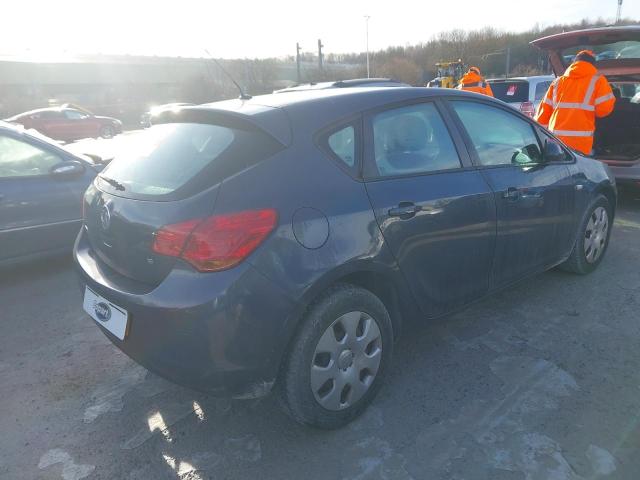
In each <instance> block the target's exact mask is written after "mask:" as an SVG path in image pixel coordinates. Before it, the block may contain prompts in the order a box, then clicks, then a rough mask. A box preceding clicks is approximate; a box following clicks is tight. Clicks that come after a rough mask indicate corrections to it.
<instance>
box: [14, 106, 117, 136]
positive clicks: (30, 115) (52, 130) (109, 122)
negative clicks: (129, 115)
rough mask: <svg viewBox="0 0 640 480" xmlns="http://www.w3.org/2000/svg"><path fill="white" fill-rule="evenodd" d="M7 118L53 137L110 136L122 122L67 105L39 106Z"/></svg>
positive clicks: (114, 133) (115, 132)
mask: <svg viewBox="0 0 640 480" xmlns="http://www.w3.org/2000/svg"><path fill="white" fill-rule="evenodd" d="M7 121H8V122H12V123H17V124H20V125H23V126H24V127H25V128H33V129H34V130H37V131H38V132H40V133H42V134H43V135H46V136H47V137H50V138H53V139H55V140H63V141H71V140H78V139H80V138H89V137H94V138H95V137H102V138H111V137H113V136H114V135H116V134H118V133H122V122H121V121H120V120H117V119H115V118H110V117H98V116H96V115H93V114H92V113H91V112H88V111H86V110H80V109H76V108H69V107H64V106H63V107H56V108H41V109H39V110H32V111H30V112H25V113H21V114H20V115H16V116H14V117H11V118H8V119H7Z"/></svg>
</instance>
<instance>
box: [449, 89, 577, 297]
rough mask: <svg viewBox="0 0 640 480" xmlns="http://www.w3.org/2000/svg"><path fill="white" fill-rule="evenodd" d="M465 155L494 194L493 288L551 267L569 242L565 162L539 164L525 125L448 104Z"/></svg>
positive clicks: (481, 108) (502, 112)
mask: <svg viewBox="0 0 640 480" xmlns="http://www.w3.org/2000/svg"><path fill="white" fill-rule="evenodd" d="M449 103H450V105H451V106H452V110H453V112H455V114H457V117H458V118H459V121H460V123H461V126H462V127H463V133H466V137H467V138H466V140H467V142H468V144H469V150H470V151H471V152H472V155H473V157H474V162H475V163H476V164H477V165H478V166H479V168H480V170H479V171H480V172H481V173H482V175H483V176H484V177H485V178H486V179H487V181H488V182H489V185H490V186H491V188H492V190H493V191H494V196H495V203H496V209H497V215H498V236H497V241H496V254H495V262H494V266H493V274H492V277H493V284H494V286H497V287H498V286H502V285H505V284H508V283H510V282H512V281H514V280H517V279H519V278H522V277H523V276H525V275H527V274H529V273H533V272H535V271H539V270H543V269H545V268H549V267H551V266H552V265H553V264H555V263H557V262H558V261H560V260H561V259H562V258H563V256H564V255H566V254H567V253H568V251H570V249H571V246H572V244H573V240H574V239H575V225H574V220H573V217H574V206H575V200H574V198H575V192H574V183H575V182H574V180H573V179H572V178H571V175H570V173H569V168H568V165H567V163H568V162H569V161H572V158H571V156H569V155H568V156H567V162H560V163H545V162H544V161H543V158H542V153H541V152H542V149H541V145H540V140H539V139H538V137H537V135H536V129H535V128H534V126H533V125H532V123H530V122H529V121H527V120H525V119H524V118H522V117H521V116H519V115H516V114H514V113H511V112H510V111H509V110H508V107H505V108H504V109H503V108H501V107H499V106H497V105H492V104H487V103H483V102H475V101H467V100H464V101H462V100H455V101H450V102H449Z"/></svg>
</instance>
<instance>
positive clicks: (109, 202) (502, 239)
mask: <svg viewBox="0 0 640 480" xmlns="http://www.w3.org/2000/svg"><path fill="white" fill-rule="evenodd" d="M138 141H139V142H141V143H140V145H138V146H135V145H132V148H131V149H130V150H129V151H128V152H130V153H127V152H124V153H123V155H122V156H121V157H119V158H118V157H116V158H115V160H114V161H113V162H112V163H111V164H110V165H109V166H108V167H107V168H106V169H105V170H104V171H103V172H102V173H101V174H100V175H99V176H98V177H97V178H96V180H95V181H94V183H93V184H92V185H91V187H89V189H88V190H87V193H86V195H85V200H84V211H85V217H84V226H83V228H82V230H81V232H80V234H79V236H78V239H77V241H76V246H75V260H76V265H77V269H78V272H79V275H80V279H81V284H82V293H83V296H84V297H83V298H84V300H83V306H84V309H85V311H86V312H87V313H88V314H89V315H90V316H91V317H92V318H93V319H94V320H95V321H96V323H97V324H98V325H99V327H100V328H101V329H102V331H103V332H104V333H105V334H106V335H107V337H108V338H109V339H110V340H111V341H112V342H113V343H114V344H115V345H116V346H117V347H118V348H120V349H121V350H122V351H124V352H125V353H126V354H128V355H129V356H131V357H132V358H133V359H134V360H136V361H137V362H139V363H141V364H142V365H144V366H146V367H147V368H149V369H150V370H152V371H154V372H156V373H158V374H159V375H161V376H164V377H166V378H168V379H171V380H173V381H175V382H177V383H181V384H183V385H187V386H190V387H193V388H196V389H200V390H204V391H207V392H212V393H215V394H219V395H231V396H234V397H238V398H255V397H258V396H261V395H264V394H266V393H267V392H269V390H271V389H272V387H274V386H275V389H276V391H277V392H278V394H279V395H280V396H281V398H282V402H283V404H284V405H285V408H286V410H287V412H288V413H289V414H290V415H291V416H292V417H293V418H294V419H296V420H298V421H300V422H302V423H305V424H310V425H315V426H318V427H324V428H335V427H339V426H341V425H344V424H345V423H346V422H348V421H350V420H351V419H353V418H354V417H356V416H357V415H358V414H360V413H361V412H362V411H363V410H364V408H365V407H366V405H367V404H368V403H369V402H370V401H371V400H372V399H373V397H374V396H375V394H376V392H377V391H378V389H379V388H380V386H381V384H382V382H383V379H384V377H385V376H386V375H387V374H388V373H389V371H390V366H391V364H390V362H391V357H392V352H393V348H394V340H395V339H396V338H397V337H398V335H399V334H400V333H401V331H402V330H403V328H405V327H406V325H407V323H408V322H409V320H411V319H421V320H423V319H424V320H426V319H429V318H433V317H437V316H441V315H443V314H445V313H447V312H451V311H452V310H455V309H459V308H460V307H462V306H464V305H466V304H468V303H469V302H472V301H474V300H476V299H478V298H480V297H483V296H485V295H487V294H488V293H490V292H493V291H496V290H498V289H501V288H504V287H505V286H507V285H510V284H512V283H513V282H516V281H519V280H522V279H523V278H525V277H528V276H530V275H533V274H535V273H539V272H542V271H544V270H547V269H549V268H552V267H554V266H556V265H562V266H563V267H564V268H566V269H568V270H571V271H575V272H578V273H582V274H585V273H589V272H591V271H593V270H594V269H595V268H596V267H597V266H598V264H599V263H600V262H601V261H602V258H603V256H604V253H605V251H606V248H607V244H608V239H609V233H610V230H611V225H612V223H613V218H614V213H615V205H616V189H615V184H614V181H613V179H612V178H611V177H610V175H609V173H608V170H607V168H606V167H605V166H604V165H603V164H602V163H600V162H597V161H595V160H592V159H589V158H584V157H582V156H580V155H577V154H575V153H572V152H570V151H569V150H568V149H567V148H566V147H564V146H563V145H562V144H561V143H560V142H559V141H558V140H557V139H556V138H554V137H553V135H551V134H550V133H549V132H548V131H546V130H545V129H543V128H542V127H540V126H539V125H537V124H536V123H535V122H534V121H533V120H531V119H530V118H528V117H526V116H524V115H522V114H520V113H519V112H517V111H515V110H514V109H512V108H510V107H508V106H507V105H505V104H504V103H503V102H500V101H497V100H495V99H493V98H489V97H485V96H481V95H477V94H473V93H469V92H462V91H457V90H441V89H427V88H359V89H356V88H348V89H347V88H344V89H342V88H337V89H324V90H316V91H308V92H295V93H281V94H275V95H267V96H259V97H254V98H253V99H251V100H232V101H226V102H220V103H213V104H209V105H203V106H199V107H187V108H183V109H182V110H181V111H180V112H177V113H171V112H166V113H165V114H163V115H161V116H160V117H159V118H158V119H157V121H156V122H154V125H153V126H152V127H151V128H150V129H148V130H145V131H144V132H143V133H141V134H140V135H139V136H138ZM425 388H426V389H428V386H425Z"/></svg>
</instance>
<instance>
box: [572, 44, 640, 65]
mask: <svg viewBox="0 0 640 480" xmlns="http://www.w3.org/2000/svg"><path fill="white" fill-rule="evenodd" d="M581 50H591V51H592V52H593V53H595V55H596V62H601V61H604V60H619V59H625V58H640V41H635V40H629V41H624V42H615V43H606V44H602V45H579V46H577V47H571V48H567V49H565V50H563V51H562V60H563V61H564V64H565V66H569V65H570V64H571V63H572V62H573V60H574V59H575V56H576V54H577V53H578V52H579V51H581Z"/></svg>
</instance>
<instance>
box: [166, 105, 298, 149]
mask: <svg viewBox="0 0 640 480" xmlns="http://www.w3.org/2000/svg"><path fill="white" fill-rule="evenodd" d="M257 107H259V108H256V109H252V111H251V112H250V113H241V112H238V111H235V110H226V109H220V108H215V107H210V106H194V107H183V108H180V109H179V110H168V111H165V112H162V113H160V114H158V115H157V116H155V117H153V124H154V125H155V124H158V123H208V124H212V125H221V126H225V127H229V128H236V129H238V130H246V131H260V132H263V133H266V134H268V135H269V136H270V137H272V138H273V139H274V140H276V141H277V142H278V143H280V144H281V145H282V146H284V147H288V146H290V145H291V139H292V134H291V123H290V121H289V117H288V115H287V114H286V113H285V112H284V111H283V110H282V109H280V108H272V107H263V106H257Z"/></svg>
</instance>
